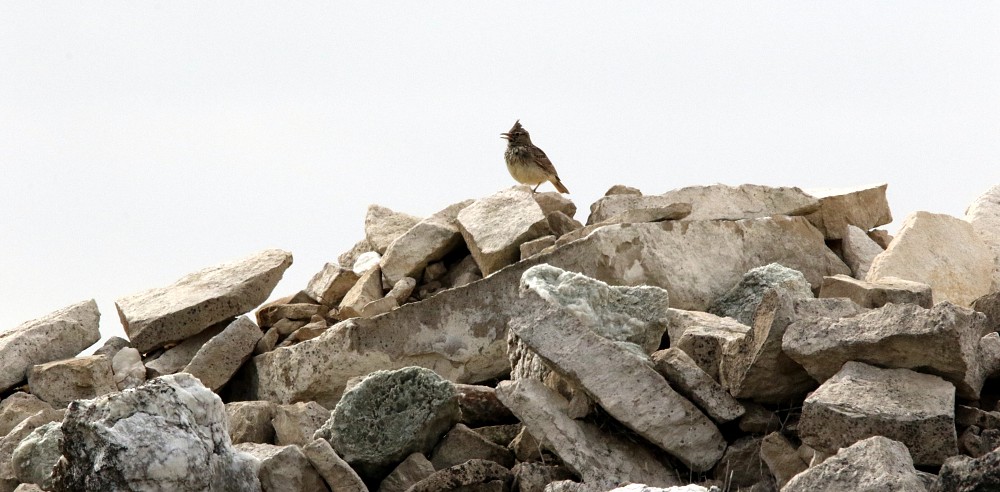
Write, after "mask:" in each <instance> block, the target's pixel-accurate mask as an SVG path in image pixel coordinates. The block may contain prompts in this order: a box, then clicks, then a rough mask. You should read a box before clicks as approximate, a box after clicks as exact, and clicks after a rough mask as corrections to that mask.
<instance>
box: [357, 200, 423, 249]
mask: <svg viewBox="0 0 1000 492" xmlns="http://www.w3.org/2000/svg"><path fill="white" fill-rule="evenodd" d="M418 222H420V217H414V216H412V215H409V214H404V213H403V212H396V211H394V210H392V209H390V208H388V207H383V206H381V205H376V204H372V205H369V206H368V212H367V213H366V214H365V239H367V240H368V244H370V245H371V246H372V249H374V250H375V252H377V253H378V254H380V255H384V254H385V251H386V250H387V249H389V245H390V244H392V242H393V241H395V240H396V239H397V238H398V237H399V236H402V235H403V234H405V233H406V231H408V230H410V228H411V227H413V226H415V225H417V223H418Z"/></svg>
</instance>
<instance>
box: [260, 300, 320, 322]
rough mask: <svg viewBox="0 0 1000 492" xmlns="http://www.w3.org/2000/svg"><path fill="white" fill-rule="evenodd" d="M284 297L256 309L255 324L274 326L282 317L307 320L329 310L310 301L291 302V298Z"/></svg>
mask: <svg viewBox="0 0 1000 492" xmlns="http://www.w3.org/2000/svg"><path fill="white" fill-rule="evenodd" d="M285 299H287V301H286V300H285ZM285 299H281V300H279V301H276V302H274V303H270V304H267V305H265V306H264V307H262V308H260V309H258V310H257V324H259V325H260V326H262V327H271V326H275V325H276V324H277V323H278V322H280V321H281V320H282V319H285V320H293V321H308V320H310V319H312V318H313V317H314V316H316V315H321V314H325V313H327V312H328V311H329V310H330V309H329V308H328V307H326V306H322V305H320V304H315V303H312V302H307V303H305V302H291V299H289V298H285Z"/></svg>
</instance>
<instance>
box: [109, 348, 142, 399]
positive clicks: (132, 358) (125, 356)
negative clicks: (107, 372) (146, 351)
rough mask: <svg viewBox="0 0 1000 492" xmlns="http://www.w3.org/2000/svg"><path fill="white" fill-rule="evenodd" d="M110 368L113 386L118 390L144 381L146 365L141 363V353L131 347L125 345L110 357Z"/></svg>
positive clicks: (133, 386) (132, 386)
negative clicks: (113, 377)
mask: <svg viewBox="0 0 1000 492" xmlns="http://www.w3.org/2000/svg"><path fill="white" fill-rule="evenodd" d="M111 370H112V371H113V372H114V376H115V386H117V387H118V389H119V390H126V389H129V388H135V387H136V386H139V385H140V384H142V383H145V382H146V366H144V365H143V364H142V354H140V353H139V351H138V350H136V349H134V348H132V347H125V348H123V349H121V350H119V351H118V352H116V353H115V355H114V357H112V358H111Z"/></svg>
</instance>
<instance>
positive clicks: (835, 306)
mask: <svg viewBox="0 0 1000 492" xmlns="http://www.w3.org/2000/svg"><path fill="white" fill-rule="evenodd" d="M867 311H869V309H868V308H863V307H861V306H859V305H858V304H857V303H855V302H854V301H852V300H850V299H844V298H839V297H833V298H823V299H818V298H809V299H795V318H796V319H802V318H810V317H812V318H850V317H852V316H857V315H859V314H861V313H864V312H867Z"/></svg>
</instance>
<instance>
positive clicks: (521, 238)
mask: <svg viewBox="0 0 1000 492" xmlns="http://www.w3.org/2000/svg"><path fill="white" fill-rule="evenodd" d="M458 226H459V230H461V232H462V237H464V238H465V244H466V245H468V247H469V251H471V252H472V257H473V258H475V260H476V264H478V265H479V270H480V271H481V272H482V273H483V276H489V275H490V274H491V273H493V272H495V271H497V270H499V269H501V268H503V267H505V266H507V265H509V264H511V263H514V262H515V261H518V259H520V246H521V244H522V243H525V242H528V241H531V240H532V239H537V238H539V237H542V236H545V235H547V234H549V224H548V222H547V221H546V220H545V214H544V213H543V212H542V208H541V207H539V206H538V203H537V202H536V201H535V200H534V198H532V193H531V190H530V189H528V187H527V186H516V187H514V188H510V189H507V190H503V191H501V192H499V193H496V194H494V195H491V196H488V197H486V198H482V199H479V200H476V202H475V203H473V204H472V205H469V206H468V207H466V208H465V209H463V210H462V211H461V212H459V214H458Z"/></svg>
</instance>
